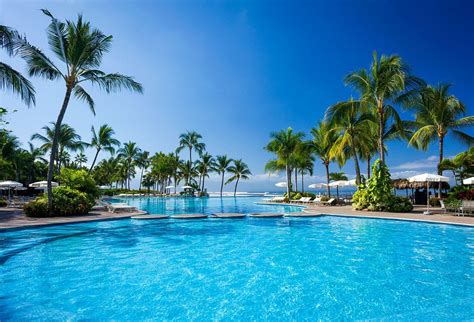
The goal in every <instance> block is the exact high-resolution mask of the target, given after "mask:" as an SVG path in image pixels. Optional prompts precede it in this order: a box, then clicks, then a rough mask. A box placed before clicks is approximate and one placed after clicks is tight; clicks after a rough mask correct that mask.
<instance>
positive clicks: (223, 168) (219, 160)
mask: <svg viewBox="0 0 474 322" xmlns="http://www.w3.org/2000/svg"><path fill="white" fill-rule="evenodd" d="M231 163H232V159H230V158H228V157H227V155H225V154H224V155H218V156H216V164H215V171H216V172H217V173H218V174H220V175H221V198H222V189H223V188H224V176H225V173H226V172H227V171H228V170H229V167H230V165H231Z"/></svg>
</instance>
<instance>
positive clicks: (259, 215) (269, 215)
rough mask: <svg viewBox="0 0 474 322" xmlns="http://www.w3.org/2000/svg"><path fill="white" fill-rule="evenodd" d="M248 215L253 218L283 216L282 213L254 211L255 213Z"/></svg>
mask: <svg viewBox="0 0 474 322" xmlns="http://www.w3.org/2000/svg"><path fill="white" fill-rule="evenodd" d="M249 216H250V217H254V218H279V217H283V214H272V213H255V214H250V215H249Z"/></svg>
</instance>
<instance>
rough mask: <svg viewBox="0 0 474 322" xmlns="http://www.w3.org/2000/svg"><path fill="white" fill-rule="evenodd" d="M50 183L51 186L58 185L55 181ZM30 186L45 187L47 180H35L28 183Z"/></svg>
mask: <svg viewBox="0 0 474 322" xmlns="http://www.w3.org/2000/svg"><path fill="white" fill-rule="evenodd" d="M51 185H52V186H53V187H57V186H59V184H58V183H57V182H54V181H51ZM28 186H29V187H30V188H47V187H48V181H36V182H33V183H30V184H29V185H28Z"/></svg>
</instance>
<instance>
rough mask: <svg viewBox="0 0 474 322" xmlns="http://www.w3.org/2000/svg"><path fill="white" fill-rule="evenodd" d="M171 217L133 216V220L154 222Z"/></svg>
mask: <svg viewBox="0 0 474 322" xmlns="http://www.w3.org/2000/svg"><path fill="white" fill-rule="evenodd" d="M169 217H170V216H168V215H140V216H133V217H131V218H132V219H138V220H152V219H168V218H169Z"/></svg>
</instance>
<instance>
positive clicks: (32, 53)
mask: <svg viewBox="0 0 474 322" xmlns="http://www.w3.org/2000/svg"><path fill="white" fill-rule="evenodd" d="M42 11H43V13H44V14H45V15H47V16H49V17H50V18H51V23H50V24H49V27H48V43H49V46H50V48H51V50H52V51H53V53H54V54H55V56H56V57H57V58H58V59H59V60H60V61H61V62H62V63H64V65H65V68H64V69H63V70H61V68H59V67H58V65H56V64H55V63H54V62H53V61H52V60H51V59H49V58H48V57H47V56H46V55H45V54H44V53H43V52H42V51H41V50H40V49H38V48H36V47H34V46H32V45H30V44H28V43H27V42H26V41H23V42H22V43H21V47H20V49H19V53H20V55H21V57H22V58H23V59H25V61H26V63H27V66H28V73H29V75H30V76H40V77H43V78H46V79H49V80H57V79H62V80H64V83H65V87H66V93H65V95H64V100H63V103H62V106H61V109H60V111H59V114H58V117H57V120H56V124H57V127H56V131H55V133H54V136H53V142H52V146H51V155H50V160H49V169H48V210H49V211H50V212H51V211H52V205H53V199H52V185H51V180H52V179H53V169H54V160H55V158H56V154H57V151H58V143H59V141H58V139H59V135H60V128H61V124H62V121H63V118H64V115H65V114H66V110H67V107H68V105H69V100H70V98H71V95H74V97H76V98H77V99H79V100H81V101H84V102H86V103H87V104H88V105H89V107H90V109H91V111H92V113H95V110H94V100H93V99H92V97H91V96H90V95H89V94H88V93H87V92H86V90H85V88H84V87H83V84H85V83H91V84H95V85H98V87H99V88H101V89H103V90H105V91H106V92H107V93H110V92H115V91H118V90H121V89H122V88H126V89H129V90H131V91H135V92H138V93H141V92H142V91H143V88H142V85H141V84H140V83H138V82H136V81H134V80H133V78H132V77H130V76H125V75H122V74H119V73H112V74H106V73H105V72H103V71H101V70H99V68H100V65H101V63H102V57H103V55H104V54H105V53H107V52H108V51H109V49H110V46H111V43H112V36H106V35H104V34H103V33H102V32H101V31H100V30H98V29H96V28H92V27H91V25H90V23H89V22H85V21H83V20H82V16H81V15H79V16H78V18H77V21H76V22H73V21H66V22H61V21H59V20H58V19H56V18H55V17H54V16H53V15H52V14H51V13H50V12H49V11H48V10H45V9H42Z"/></svg>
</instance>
